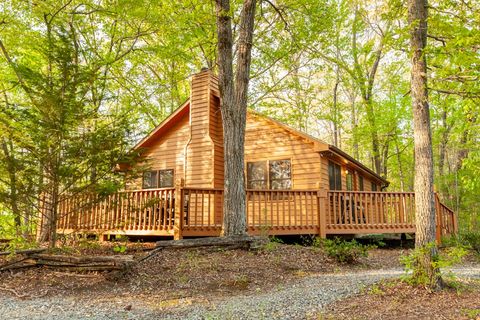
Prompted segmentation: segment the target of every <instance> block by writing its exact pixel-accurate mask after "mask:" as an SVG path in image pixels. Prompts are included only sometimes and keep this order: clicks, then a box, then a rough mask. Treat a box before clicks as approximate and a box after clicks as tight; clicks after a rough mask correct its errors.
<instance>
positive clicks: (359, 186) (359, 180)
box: [358, 176, 364, 191]
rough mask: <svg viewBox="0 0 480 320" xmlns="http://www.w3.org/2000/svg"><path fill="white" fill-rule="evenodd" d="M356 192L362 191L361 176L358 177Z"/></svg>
mask: <svg viewBox="0 0 480 320" xmlns="http://www.w3.org/2000/svg"><path fill="white" fill-rule="evenodd" d="M358 190H359V191H363V190H364V189H363V177H362V176H358Z"/></svg>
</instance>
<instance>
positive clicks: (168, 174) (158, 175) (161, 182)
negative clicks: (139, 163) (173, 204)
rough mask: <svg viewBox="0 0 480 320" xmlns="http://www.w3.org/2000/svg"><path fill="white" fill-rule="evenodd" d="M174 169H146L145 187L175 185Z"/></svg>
mask: <svg viewBox="0 0 480 320" xmlns="http://www.w3.org/2000/svg"><path fill="white" fill-rule="evenodd" d="M173 178H174V171H173V169H165V170H155V171H145V172H144V173H143V189H153V188H171V187H173Z"/></svg>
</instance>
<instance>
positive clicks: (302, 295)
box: [0, 268, 480, 320]
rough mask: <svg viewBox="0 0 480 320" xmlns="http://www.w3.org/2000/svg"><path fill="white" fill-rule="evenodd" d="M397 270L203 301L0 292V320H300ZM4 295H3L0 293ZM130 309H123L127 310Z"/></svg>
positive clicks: (473, 271)
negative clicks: (26, 295) (24, 295)
mask: <svg viewBox="0 0 480 320" xmlns="http://www.w3.org/2000/svg"><path fill="white" fill-rule="evenodd" d="M402 272H403V271H402V270H400V269H390V270H376V271H362V272H355V273H343V274H322V275H318V276H308V277H305V278H303V279H302V280H300V281H298V282H296V283H295V284H291V285H290V286H288V287H278V288H277V290H272V291H269V292H262V291H261V290H260V289H258V290H259V291H257V292H254V293H249V294H246V295H240V296H233V297H224V298H222V299H217V300H213V301H209V300H207V299H196V300H189V299H183V300H180V301H178V300H176V301H172V302H171V303H168V302H167V303H166V302H164V301H163V302H160V301H159V302H156V301H151V299H142V297H138V296H134V297H132V296H123V297H122V296H118V295H114V294H112V296H110V297H108V296H105V297H102V298H101V299H99V298H98V297H95V298H94V299H89V297H88V294H85V295H81V296H68V297H61V296H53V297H43V298H34V299H28V300H22V299H18V298H12V297H6V296H3V295H0V319H32V320H36V319H305V318H310V316H311V317H312V318H316V317H315V316H314V315H315V314H316V313H318V312H319V311H320V310H322V308H323V307H325V306H326V305H327V304H329V303H331V302H333V301H335V300H337V299H340V298H343V297H345V296H348V295H351V294H354V293H355V292H358V291H359V290H361V289H362V288H363V287H365V286H366V285H369V284H372V283H375V282H377V281H380V280H382V279H388V278H393V277H398V276H400V275H401V274H402ZM453 272H454V273H455V274H456V275H457V276H460V277H475V278H480V268H458V269H455V270H453ZM0 294H3V293H0ZM130 306H132V307H131V310H128V309H130Z"/></svg>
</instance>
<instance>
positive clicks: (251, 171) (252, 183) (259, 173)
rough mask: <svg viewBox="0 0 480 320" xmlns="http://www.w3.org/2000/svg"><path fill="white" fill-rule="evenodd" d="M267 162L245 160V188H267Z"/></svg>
mask: <svg viewBox="0 0 480 320" xmlns="http://www.w3.org/2000/svg"><path fill="white" fill-rule="evenodd" d="M267 176H268V172H267V162H266V161H257V162H247V189H267Z"/></svg>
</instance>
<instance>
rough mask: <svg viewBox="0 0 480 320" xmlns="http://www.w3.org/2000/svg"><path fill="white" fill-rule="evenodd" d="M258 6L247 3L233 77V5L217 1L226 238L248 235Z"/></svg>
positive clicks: (242, 19)
mask: <svg viewBox="0 0 480 320" xmlns="http://www.w3.org/2000/svg"><path fill="white" fill-rule="evenodd" d="M255 4H256V1H255V0H245V1H244V3H243V7H242V12H241V16H240V26H239V30H240V31H239V38H238V42H237V59H236V64H237V66H236V72H235V75H234V71H233V35H232V16H231V15H232V12H231V10H230V1H229V0H216V20H217V36H218V67H219V72H218V84H219V89H220V109H221V112H222V120H223V135H224V138H223V140H224V155H225V162H224V164H225V165H224V170H225V184H224V203H223V228H222V233H223V235H224V236H233V235H242V234H245V232H246V224H247V223H246V205H245V177H244V163H243V162H244V141H245V125H246V119H247V93H248V83H249V80H250V62H251V49H252V39H253V26H254V18H255Z"/></svg>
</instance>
